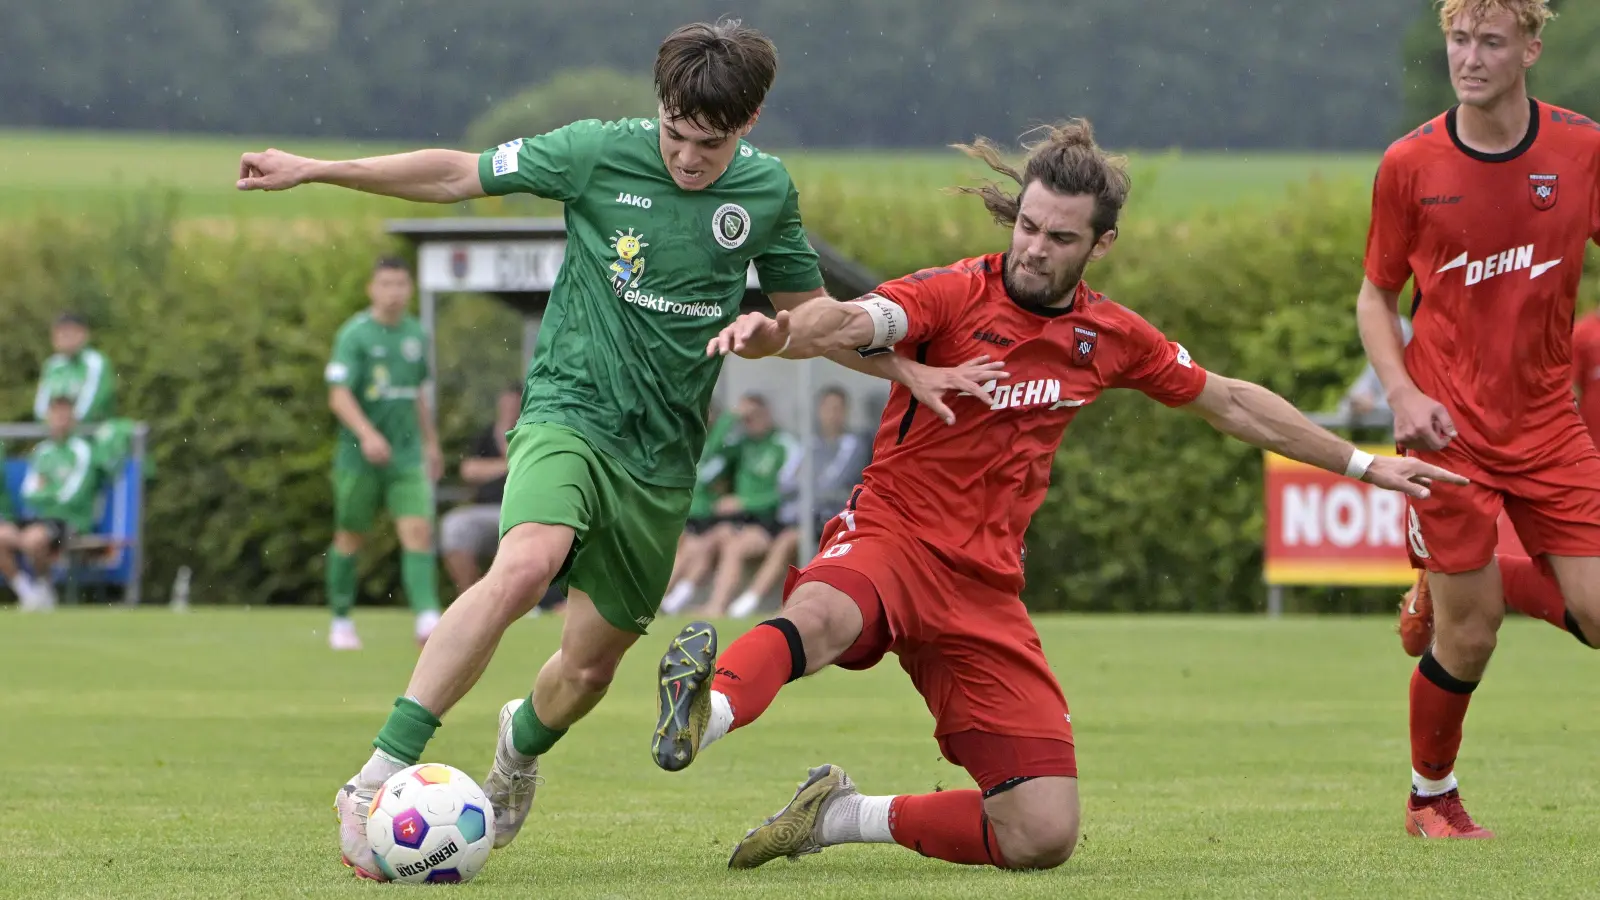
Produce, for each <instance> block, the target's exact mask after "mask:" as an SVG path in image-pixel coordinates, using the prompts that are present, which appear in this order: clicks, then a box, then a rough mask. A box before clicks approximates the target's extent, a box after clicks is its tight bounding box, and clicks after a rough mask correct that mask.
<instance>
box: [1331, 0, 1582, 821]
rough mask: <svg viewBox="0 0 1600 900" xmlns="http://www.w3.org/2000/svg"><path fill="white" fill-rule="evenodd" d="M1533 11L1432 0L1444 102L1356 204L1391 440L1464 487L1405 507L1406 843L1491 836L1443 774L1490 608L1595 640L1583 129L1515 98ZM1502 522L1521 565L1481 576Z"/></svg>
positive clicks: (1365, 308) (1492, 615) (1368, 318)
mask: <svg viewBox="0 0 1600 900" xmlns="http://www.w3.org/2000/svg"><path fill="white" fill-rule="evenodd" d="M1549 17H1550V12H1549V10H1548V9H1547V8H1546V5H1545V3H1544V2H1543V0H1445V2H1443V3H1442V9H1441V11H1440V21H1441V25H1442V27H1443V29H1444V33H1445V37H1446V45H1447V48H1448V55H1449V64H1450V78H1451V82H1452V83H1453V85H1454V87H1455V90H1456V95H1457V97H1458V99H1459V100H1460V104H1459V105H1458V106H1456V107H1455V108H1453V109H1451V110H1450V111H1448V112H1446V113H1445V114H1444V115H1441V116H1439V117H1438V118H1436V119H1434V120H1433V121H1431V122H1429V123H1427V124H1426V125H1423V126H1422V127H1421V128H1418V129H1417V130H1416V131H1414V132H1412V133H1411V134H1410V135H1409V136H1407V137H1405V138H1402V139H1401V140H1399V141H1397V142H1396V143H1395V144H1394V145H1392V146H1391V147H1390V148H1389V149H1388V151H1387V152H1386V153H1385V154H1384V157H1383V162H1382V164H1381V165H1380V166H1379V169H1378V177H1377V182H1376V185H1375V186H1374V190H1373V213H1372V224H1371V231H1370V234H1369V236H1368V241H1367V254H1366V276H1367V277H1366V281H1365V283H1364V284H1363V285H1362V287H1361V294H1360V298H1359V300H1358V301H1357V320H1358V322H1359V324H1360V328H1361V338H1362V343H1363V344H1364V345H1365V346H1366V350H1367V356H1368V358H1369V359H1371V361H1372V364H1373V367H1374V369H1376V371H1377V373H1378V377H1379V378H1380V379H1381V380H1382V381H1383V384H1384V388H1385V390H1386V391H1387V393H1388V395H1389V403H1390V406H1391V407H1392V408H1393V410H1394V415H1395V440H1396V443H1397V444H1399V445H1400V446H1402V447H1403V448H1406V452H1407V454H1408V455H1409V456H1410V457H1411V458H1414V459H1421V460H1425V461H1428V462H1433V463H1436V464H1438V465H1440V466H1444V467H1447V468H1449V469H1451V470H1453V471H1457V472H1460V473H1461V474H1463V475H1466V476H1467V477H1468V478H1469V479H1471V481H1472V484H1471V485H1468V486H1460V487H1457V486H1450V485H1443V486H1441V487H1440V488H1439V489H1438V490H1437V491H1435V492H1433V494H1432V496H1430V497H1427V498H1417V499H1413V500H1412V501H1411V502H1410V509H1409V511H1408V537H1409V539H1408V541H1407V544H1408V545H1409V549H1410V554H1411V557H1412V563H1413V565H1414V566H1416V567H1417V568H1419V569H1425V570H1426V571H1427V575H1426V587H1427V589H1428V593H1430V594H1431V600H1432V604H1431V605H1432V619H1433V640H1432V646H1431V647H1429V648H1427V649H1426V650H1425V652H1423V653H1422V658H1421V660H1420V662H1419V663H1418V665H1417V669H1416V671H1415V673H1414V674H1413V675H1412V678H1411V718H1410V729H1411V765H1412V792H1411V797H1410V799H1409V800H1408V802H1407V806H1406V829H1407V830H1408V831H1409V832H1410V833H1412V834H1414V835H1418V836H1422V837H1456V838H1486V837H1491V836H1492V834H1491V832H1489V831H1488V830H1487V829H1485V828H1483V827H1481V826H1479V825H1477V824H1476V823H1475V822H1473V820H1472V818H1471V816H1469V815H1468V814H1467V811H1466V810H1465V809H1464V808H1463V807H1462V805H1461V797H1460V794H1459V792H1458V791H1457V787H1456V778H1455V775H1454V770H1455V762H1456V753H1457V751H1458V750H1459V748H1460V746H1461V734H1462V723H1463V721H1464V720H1465V718H1466V713H1467V704H1468V701H1469V700H1470V699H1471V697H1472V691H1473V689H1474V688H1476V687H1477V686H1478V682H1479V680H1480V679H1481V678H1482V677H1483V673H1484V669H1485V667H1486V666H1487V665H1488V662H1489V656H1490V654H1491V653H1492V652H1493V651H1494V646H1495V635H1496V632H1497V630H1498V629H1499V627H1500V622H1501V619H1502V618H1503V616H1504V615H1505V604H1506V600H1507V599H1510V600H1511V601H1512V602H1513V603H1514V604H1517V605H1519V606H1522V605H1526V606H1530V607H1534V609H1533V611H1534V614H1536V615H1539V617H1540V618H1545V619H1547V620H1549V621H1552V622H1555V623H1561V624H1564V625H1565V626H1566V627H1568V629H1569V630H1571V631H1572V632H1573V633H1574V634H1575V635H1577V636H1578V637H1579V638H1580V640H1581V639H1584V636H1585V635H1588V636H1591V637H1590V640H1586V641H1585V642H1586V643H1592V639H1593V637H1595V636H1600V452H1596V450H1595V445H1594V442H1593V441H1592V440H1591V439H1590V437H1589V433H1588V431H1587V430H1586V429H1585V427H1584V424H1583V419H1582V418H1581V417H1580V416H1579V414H1578V410H1577V407H1576V405H1575V404H1574V403H1573V398H1572V388H1571V385H1572V377H1573V368H1572V362H1573V360H1572V327H1573V305H1574V301H1575V298H1576V296H1577V290H1578V279H1579V275H1580V270H1581V267H1582V264H1583V255H1584V247H1585V244H1586V243H1587V242H1588V241H1589V240H1590V239H1591V238H1592V237H1595V236H1597V235H1600V125H1596V124H1595V123H1594V122H1593V121H1591V120H1589V119H1587V118H1584V117H1582V116H1578V115H1576V114H1574V113H1571V112H1568V111H1566V110H1564V109H1557V108H1555V107H1552V106H1549V105H1547V104H1543V103H1539V102H1538V101H1536V100H1533V99H1531V98H1530V97H1529V96H1528V93H1527V70H1528V68H1529V67H1531V66H1532V65H1533V64H1534V63H1535V62H1536V61H1537V60H1538V58H1539V52H1540V49H1541V46H1542V45H1541V43H1540V37H1539V36H1540V32H1541V30H1542V29H1543V27H1544V24H1545V21H1546V20H1547V19H1548V18H1549ZM1409 278H1415V280H1416V296H1415V298H1414V299H1413V301H1412V318H1411V321H1412V324H1413V327H1414V331H1415V336H1414V337H1413V339H1412V341H1411V343H1410V344H1409V345H1406V346H1405V347H1404V349H1402V346H1401V341H1400V329H1399V322H1398V319H1397V316H1396V305H1397V303H1398V300H1399V291H1400V289H1401V288H1402V287H1403V286H1404V285H1405V283H1406V281H1407V279H1409ZM1502 510H1503V511H1504V512H1505V514H1506V515H1507V517H1508V518H1509V519H1510V521H1511V524H1512V525H1513V526H1515V528H1516V530H1517V535H1518V537H1520V538H1521V540H1522V544H1523V546H1524V547H1525V548H1526V549H1527V551H1528V553H1529V554H1530V555H1531V556H1532V558H1533V560H1536V562H1534V561H1529V560H1527V559H1521V560H1512V559H1503V560H1501V561H1500V563H1501V565H1500V566H1498V567H1497V566H1496V561H1495V546H1496V544H1497V538H1498V526H1497V523H1498V519H1499V517H1500V514H1501V512H1502ZM1502 570H1504V572H1502ZM1513 575H1514V576H1515V578H1512V576H1513ZM1518 579H1520V581H1518ZM1508 580H1510V581H1513V582H1515V583H1512V584H1507V583H1506V582H1507V581H1508ZM1422 593H1423V592H1422V591H1420V590H1419V591H1418V592H1417V594H1419V595H1420V594H1422ZM1563 596H1564V597H1565V603H1564V604H1563V602H1562V597H1563ZM1541 600H1542V606H1543V609H1540V608H1539V605H1540V604H1539V602H1538V601H1541Z"/></svg>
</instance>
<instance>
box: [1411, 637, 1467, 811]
mask: <svg viewBox="0 0 1600 900" xmlns="http://www.w3.org/2000/svg"><path fill="white" fill-rule="evenodd" d="M1477 686H1478V683H1477V682H1476V681H1462V680H1461V679H1459V678H1456V677H1454V676H1452V675H1451V674H1450V673H1449V672H1446V671H1445V670H1444V666H1441V665H1439V662H1438V660H1436V659H1434V658H1433V651H1432V650H1429V651H1428V652H1426V653H1424V654H1422V659H1421V661H1420V662H1418V663H1417V670H1416V671H1415V672H1413V673H1411V768H1412V769H1413V770H1415V771H1416V773H1417V774H1419V775H1421V776H1422V777H1423V778H1427V779H1429V780H1432V781H1437V780H1439V779H1441V778H1444V777H1446V776H1448V775H1449V774H1450V773H1451V772H1453V771H1455V767H1456V752H1457V751H1459V750H1460V749H1461V723H1462V722H1464V721H1466V718H1467V704H1468V703H1469V702H1471V700H1472V691H1473V689H1474V688H1476V687H1477Z"/></svg>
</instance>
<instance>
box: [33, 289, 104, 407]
mask: <svg viewBox="0 0 1600 900" xmlns="http://www.w3.org/2000/svg"><path fill="white" fill-rule="evenodd" d="M50 344H51V346H52V347H53V348H54V350H55V353H54V355H52V356H51V357H50V358H49V359H46V360H45V361H44V369H43V370H41V372H40V373H39V389H38V391H36V392H35V393H34V395H33V415H34V418H36V419H38V420H40V421H44V419H45V418H47V416H48V411H49V406H50V401H51V400H52V399H53V398H55V397H66V398H67V399H68V400H69V401H71V403H72V411H73V414H74V415H75V416H76V417H77V420H78V421H79V422H100V421H103V420H105V419H107V418H110V416H111V412H112V407H113V406H114V405H115V403H116V390H115V384H116V378H115V376H114V375H113V374H112V372H111V364H110V363H108V362H106V358H105V357H104V356H103V355H101V353H100V351H98V350H96V349H94V348H93V347H90V346H89V324H88V322H86V321H84V319H83V317H82V316H80V315H78V314H76V313H70V312H68V313H62V314H61V315H60V316H59V317H58V318H57V319H56V321H55V324H54V325H52V326H50Z"/></svg>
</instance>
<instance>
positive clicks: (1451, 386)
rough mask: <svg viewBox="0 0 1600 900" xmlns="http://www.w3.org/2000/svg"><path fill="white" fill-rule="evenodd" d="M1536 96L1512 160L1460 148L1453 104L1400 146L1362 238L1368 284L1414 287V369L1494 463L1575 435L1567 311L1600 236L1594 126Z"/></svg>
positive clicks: (1559, 448)
mask: <svg viewBox="0 0 1600 900" xmlns="http://www.w3.org/2000/svg"><path fill="white" fill-rule="evenodd" d="M1529 102H1530V104H1531V106H1532V117H1531V118H1530V120H1529V125H1528V133H1527V135H1526V137H1525V138H1524V139H1523V141H1522V143H1521V144H1519V145H1518V146H1517V147H1515V148H1513V149H1511V150H1509V151H1507V152H1505V153H1498V154H1487V153H1480V152H1478V151H1476V150H1472V149H1471V148H1469V147H1467V146H1466V145H1465V144H1463V143H1461V140H1460V138H1459V137H1458V136H1457V133H1456V111H1455V110H1454V109H1452V110H1450V111H1449V112H1447V113H1445V114H1444V115H1441V116H1439V117H1438V118H1436V119H1434V120H1433V121H1431V122H1429V123H1428V124H1426V125H1424V126H1422V127H1421V128H1418V129H1417V130H1416V131H1414V132H1412V133H1411V134H1410V135H1408V136H1406V137H1404V138H1401V139H1400V140H1399V141H1396V142H1395V143H1394V144H1393V145H1392V146H1390V147H1389V149H1388V151H1387V152H1385V153H1384V155H1383V162H1382V164H1381V165H1380V166H1379V168H1378V177H1377V182H1376V184H1375V185H1374V187H1373V199H1372V224H1371V230H1370V231H1369V232H1368V236H1367V254H1366V274H1367V278H1368V279H1369V280H1370V281H1372V283H1373V284H1375V285H1377V286H1378V287H1380V288H1383V289H1385V290H1390V291H1398V290H1400V289H1401V288H1402V287H1404V286H1405V282H1406V279H1407V278H1411V277H1414V278H1415V279H1416V281H1415V283H1416V294H1415V297H1414V300H1413V303H1412V325H1413V326H1414V327H1415V332H1416V333H1415V337H1414V338H1413V339H1412V341H1411V343H1410V344H1409V345H1408V346H1407V347H1406V351H1405V363H1406V371H1407V372H1409V373H1410V375H1411V378H1412V380H1414V381H1415V382H1416V384H1417V387H1418V388H1420V389H1421V390H1422V392H1423V393H1425V394H1427V395H1428V396H1429V397H1432V398H1433V399H1434V400H1437V401H1438V402H1440V403H1442V404H1444V406H1445V408H1446V409H1448V410H1449V411H1450V415H1451V418H1452V419H1454V421H1455V424H1456V428H1457V431H1458V432H1459V437H1458V439H1457V440H1459V441H1460V442H1461V444H1462V446H1463V449H1464V450H1465V451H1466V452H1467V453H1469V454H1470V455H1472V456H1473V457H1474V458H1475V459H1477V460H1478V461H1479V462H1480V463H1481V464H1484V465H1486V466H1488V467H1490V468H1496V469H1500V468H1510V469H1521V468H1527V467H1536V466H1542V465H1545V464H1548V463H1550V462H1552V461H1554V460H1555V459H1556V458H1558V457H1560V456H1561V455H1562V454H1563V453H1564V452H1565V451H1566V450H1567V449H1568V448H1569V445H1570V444H1571V441H1572V437H1573V434H1574V433H1575V431H1577V430H1581V423H1580V422H1579V420H1578V417H1577V414H1576V412H1575V411H1574V408H1573V404H1572V394H1571V379H1572V320H1573V307H1574V303H1575V301H1576V299H1577V293H1578V279H1579V276H1580V275H1581V274H1582V266H1583V255H1584V249H1585V244H1586V243H1587V242H1588V241H1589V240H1590V239H1591V238H1596V237H1600V125H1597V124H1596V123H1595V122H1594V121H1593V120H1590V119H1587V118H1584V117H1582V116H1579V115H1577V114H1575V113H1571V112H1568V111H1567V110H1564V109H1558V108H1556V107H1553V106H1548V105H1545V104H1541V103H1539V102H1538V101H1532V100H1530V101H1529ZM1452 446H1453V445H1452Z"/></svg>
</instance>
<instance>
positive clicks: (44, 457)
mask: <svg viewBox="0 0 1600 900" xmlns="http://www.w3.org/2000/svg"><path fill="white" fill-rule="evenodd" d="M98 472H99V469H98V468H97V467H96V466H95V458H94V446H93V445H92V444H90V443H89V441H88V440H86V439H85V438H82V437H79V436H77V435H73V436H71V437H69V438H67V439H66V440H64V441H54V440H45V441H40V442H39V443H38V444H37V445H36V446H35V447H34V448H33V452H32V453H30V454H28V474H27V476H26V477H24V478H23V479H22V502H23V503H25V504H27V505H28V507H29V509H31V510H32V511H33V515H34V516H35V517H36V518H40V519H60V520H62V521H64V522H66V523H67V524H68V525H71V526H72V528H73V530H75V531H79V532H85V531H89V530H91V529H92V528H94V514H95V500H96V497H97V495H98V492H99V488H100V478H99V475H98Z"/></svg>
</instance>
